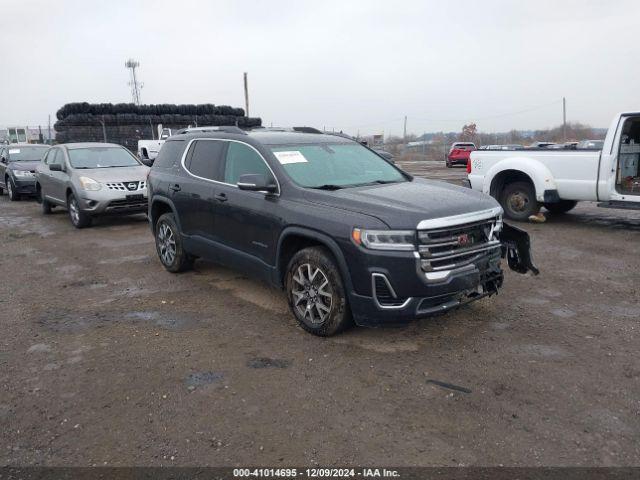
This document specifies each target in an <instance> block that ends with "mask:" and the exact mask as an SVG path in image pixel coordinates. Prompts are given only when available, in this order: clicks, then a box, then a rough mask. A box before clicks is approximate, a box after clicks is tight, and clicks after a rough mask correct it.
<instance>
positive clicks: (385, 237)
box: [351, 228, 416, 251]
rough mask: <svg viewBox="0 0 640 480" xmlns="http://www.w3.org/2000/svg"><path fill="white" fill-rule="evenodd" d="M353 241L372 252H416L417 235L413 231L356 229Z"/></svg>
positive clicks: (353, 233) (352, 233)
mask: <svg viewBox="0 0 640 480" xmlns="http://www.w3.org/2000/svg"><path fill="white" fill-rule="evenodd" d="M351 239H352V240H353V242H354V243H355V244H356V245H362V246H363V247H366V248H370V249H372V250H403V251H409V250H415V249H416V246H415V243H416V233H415V232H414V231H413V230H364V229H360V228H354V229H353V231H352V232H351Z"/></svg>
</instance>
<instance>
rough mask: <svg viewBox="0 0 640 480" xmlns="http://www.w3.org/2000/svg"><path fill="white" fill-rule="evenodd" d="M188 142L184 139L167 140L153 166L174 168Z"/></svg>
mask: <svg viewBox="0 0 640 480" xmlns="http://www.w3.org/2000/svg"><path fill="white" fill-rule="evenodd" d="M185 146H186V142H185V141H184V140H167V141H166V142H164V145H162V147H161V148H160V152H158V156H157V157H156V159H155V161H154V162H153V168H172V167H173V166H174V165H175V164H177V163H178V162H179V160H180V158H182V153H183V152H184V148H185Z"/></svg>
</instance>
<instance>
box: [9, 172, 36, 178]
mask: <svg viewBox="0 0 640 480" xmlns="http://www.w3.org/2000/svg"><path fill="white" fill-rule="evenodd" d="M12 171H13V174H14V175H15V176H16V177H19V178H27V177H33V176H34V175H33V173H31V172H30V171H29V170H12Z"/></svg>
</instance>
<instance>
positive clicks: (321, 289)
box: [291, 263, 333, 324]
mask: <svg viewBox="0 0 640 480" xmlns="http://www.w3.org/2000/svg"><path fill="white" fill-rule="evenodd" d="M291 293H292V294H293V297H294V299H293V300H294V301H293V304H294V307H295V309H296V311H297V312H298V314H299V315H300V316H301V317H302V318H304V319H305V320H307V319H308V320H309V321H310V322H311V323H312V324H322V323H324V321H325V320H326V319H327V317H328V316H329V314H330V313H331V306H332V304H333V291H332V288H331V284H330V283H329V280H328V279H327V276H326V275H325V273H324V272H323V271H322V270H321V269H320V268H318V267H315V266H312V265H311V264H309V263H305V264H303V265H300V266H299V267H298V270H297V271H296V273H295V274H294V275H293V283H292V284H291Z"/></svg>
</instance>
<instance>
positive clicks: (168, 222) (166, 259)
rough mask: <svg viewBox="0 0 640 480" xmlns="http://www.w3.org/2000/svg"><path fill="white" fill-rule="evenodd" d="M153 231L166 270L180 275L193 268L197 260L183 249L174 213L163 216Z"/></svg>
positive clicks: (157, 250) (157, 249)
mask: <svg viewBox="0 0 640 480" xmlns="http://www.w3.org/2000/svg"><path fill="white" fill-rule="evenodd" d="M153 231H154V235H155V237H156V252H158V258H159V259H160V262H161V263H162V265H163V266H164V268H165V269H167V270H168V271H170V272H171V273H179V272H184V271H185V270H190V269H191V267H193V261H194V260H195V258H194V257H193V256H192V255H189V254H188V253H187V252H186V251H185V250H184V248H183V245H182V238H181V237H180V230H179V229H178V224H177V223H176V219H175V217H174V216H173V213H165V214H163V215H161V216H160V218H158V221H157V222H156V224H155V227H154V229H153Z"/></svg>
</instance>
